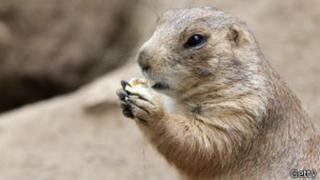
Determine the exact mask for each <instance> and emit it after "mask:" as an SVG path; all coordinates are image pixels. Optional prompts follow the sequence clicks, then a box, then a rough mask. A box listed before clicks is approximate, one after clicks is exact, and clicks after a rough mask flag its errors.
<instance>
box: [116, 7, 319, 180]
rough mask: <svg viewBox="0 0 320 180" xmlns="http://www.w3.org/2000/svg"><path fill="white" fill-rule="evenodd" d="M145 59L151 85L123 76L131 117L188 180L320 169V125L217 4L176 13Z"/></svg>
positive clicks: (122, 93) (124, 103)
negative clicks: (136, 85) (137, 86)
mask: <svg viewBox="0 0 320 180" xmlns="http://www.w3.org/2000/svg"><path fill="white" fill-rule="evenodd" d="M137 59H138V63H139V65H140V67H141V69H142V73H143V74H144V76H145V77H146V79H148V80H149V81H151V83H149V85H148V86H146V87H145V88H146V89H147V90H143V91H139V90H136V91H134V92H131V90H130V89H126V87H127V86H132V85H130V83H127V82H125V81H123V82H122V86H123V88H122V89H120V90H119V91H118V92H117V94H118V96H119V97H120V101H121V107H122V110H123V114H124V115H125V116H127V117H129V118H132V119H134V120H135V121H136V122H137V124H138V126H139V128H140V129H141V130H142V131H143V133H144V134H145V136H146V137H147V138H148V140H149V141H150V142H151V143H152V145H153V146H154V147H155V148H156V149H157V150H158V151H159V152H160V153H161V154H162V155H163V156H164V157H165V158H166V160H167V161H168V162H169V163H171V164H173V165H174V166H175V167H176V168H177V169H178V170H179V172H181V174H182V175H183V176H184V177H186V178H187V179H190V180H209V179H210V180H211V179H291V178H292V177H293V176H295V175H297V173H298V172H300V171H301V172H303V170H308V172H309V171H310V174H308V176H312V177H315V176H317V174H316V172H318V173H320V159H319V158H320V145H319V144H320V134H319V129H318V128H316V127H315V125H314V123H313V122H312V121H311V120H310V118H309V117H308V115H307V113H306V112H305V111H304V109H303V108H302V106H301V103H300V101H299V99H298V98H297V97H296V96H295V95H294V94H293V93H292V92H291V90H290V89H289V88H288V87H287V85H286V83H285V82H284V81H283V80H282V79H281V78H280V77H279V75H278V74H277V73H276V72H275V71H274V69H273V68H272V67H271V66H270V65H269V63H268V61H267V60H266V59H265V58H264V56H263V54H262V53H261V51H260V49H259V47H258V44H257V42H256V40H255V38H254V36H253V34H252V33H251V32H250V31H249V30H248V28H247V26H246V24H245V23H244V22H242V21H240V20H239V19H237V18H235V17H234V16H231V15H229V14H226V13H224V12H222V11H220V10H217V9H215V8H211V7H197V8H191V9H176V10H170V11H168V12H166V13H164V14H163V15H162V16H161V18H159V19H158V25H157V28H156V30H155V32H154V33H153V35H152V37H151V38H150V39H149V40H148V41H147V42H146V43H145V44H144V45H143V46H142V47H141V49H140V51H139V54H138V58H137ZM132 89H134V87H132ZM295 172H296V173H295ZM318 176H319V175H318Z"/></svg>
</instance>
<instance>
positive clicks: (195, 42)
mask: <svg viewBox="0 0 320 180" xmlns="http://www.w3.org/2000/svg"><path fill="white" fill-rule="evenodd" d="M207 39H208V38H207V37H206V36H204V35H201V34H193V35H192V36H191V37H190V38H189V39H188V40H187V42H186V43H185V44H184V45H183V47H185V48H187V49H189V48H196V47H201V45H203V44H204V43H205V42H207Z"/></svg>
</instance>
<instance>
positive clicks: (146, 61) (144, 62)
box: [138, 50, 151, 71]
mask: <svg viewBox="0 0 320 180" xmlns="http://www.w3.org/2000/svg"><path fill="white" fill-rule="evenodd" d="M150 59H151V56H150V55H149V53H148V52H147V51H146V50H142V51H141V52H140V53H139V55H138V64H139V66H140V68H141V69H142V70H143V71H147V70H149V69H150Z"/></svg>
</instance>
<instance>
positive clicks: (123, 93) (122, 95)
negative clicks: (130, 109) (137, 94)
mask: <svg viewBox="0 0 320 180" xmlns="http://www.w3.org/2000/svg"><path fill="white" fill-rule="evenodd" d="M117 95H118V97H119V99H120V100H121V101H125V100H126V98H127V97H128V96H129V94H128V93H127V92H126V91H125V90H122V89H121V90H118V91H117Z"/></svg>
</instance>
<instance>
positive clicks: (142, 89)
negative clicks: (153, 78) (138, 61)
mask: <svg viewBox="0 0 320 180" xmlns="http://www.w3.org/2000/svg"><path fill="white" fill-rule="evenodd" d="M151 84H152V83H151V82H150V81H148V80H146V79H139V78H132V79H130V81H129V82H125V83H124V84H123V89H124V90H125V91H127V92H128V94H131V95H142V96H144V97H145V98H151V93H152V92H151V91H152V89H151V88H150V87H151Z"/></svg>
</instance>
